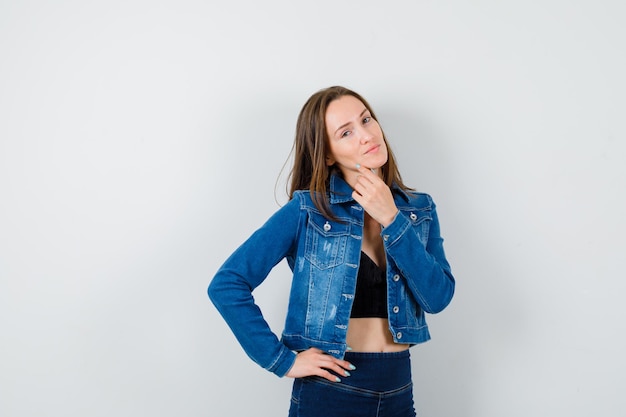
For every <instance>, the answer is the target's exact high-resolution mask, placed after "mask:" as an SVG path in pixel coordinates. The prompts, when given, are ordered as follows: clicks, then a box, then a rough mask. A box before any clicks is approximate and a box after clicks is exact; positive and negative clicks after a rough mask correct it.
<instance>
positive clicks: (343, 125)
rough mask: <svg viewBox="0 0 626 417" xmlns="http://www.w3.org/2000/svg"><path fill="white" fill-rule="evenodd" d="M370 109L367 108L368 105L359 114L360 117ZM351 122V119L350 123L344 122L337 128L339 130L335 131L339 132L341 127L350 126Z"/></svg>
mask: <svg viewBox="0 0 626 417" xmlns="http://www.w3.org/2000/svg"><path fill="white" fill-rule="evenodd" d="M368 111H369V110H367V107H366V108H364V109H363V111H362V112H361V114H359V117H362V116H363V115H364V114H365V113H367V112H368ZM350 123H352V122H351V121H350V122H348V123H344V124H342V125H341V126H339V127H338V128H337V130H335V133H337V132H338V131H340V130H341V129H343V128H344V127H346V126H348V125H349V124H350Z"/></svg>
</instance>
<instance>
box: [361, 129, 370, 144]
mask: <svg viewBox="0 0 626 417" xmlns="http://www.w3.org/2000/svg"><path fill="white" fill-rule="evenodd" d="M359 135H360V136H359V137H360V139H361V143H367V142H369V141H370V140H372V135H371V134H370V132H369V131H368V130H367V129H361V130H360V131H359Z"/></svg>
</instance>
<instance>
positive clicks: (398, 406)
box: [289, 350, 415, 417]
mask: <svg viewBox="0 0 626 417" xmlns="http://www.w3.org/2000/svg"><path fill="white" fill-rule="evenodd" d="M345 359H346V360H347V361H349V362H350V363H352V364H353V365H354V366H356V370H354V371H350V373H351V374H352V375H351V376H348V377H346V376H340V378H341V382H330V381H328V380H326V379H323V378H320V377H316V376H313V377H306V378H298V379H296V380H295V381H294V384H293V391H292V395H291V407H290V408H289V417H322V416H323V417H392V416H393V417H415V409H414V407H413V383H412V381H411V359H410V354H409V351H408V350H405V351H402V352H393V353H360V352H347V353H346V355H345Z"/></svg>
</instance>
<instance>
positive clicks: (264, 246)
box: [209, 87, 454, 417]
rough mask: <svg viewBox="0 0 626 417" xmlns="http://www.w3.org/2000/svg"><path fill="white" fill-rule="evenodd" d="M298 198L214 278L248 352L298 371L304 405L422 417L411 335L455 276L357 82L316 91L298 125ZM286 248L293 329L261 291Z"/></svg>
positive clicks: (298, 398)
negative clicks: (268, 311)
mask: <svg viewBox="0 0 626 417" xmlns="http://www.w3.org/2000/svg"><path fill="white" fill-rule="evenodd" d="M294 157H295V160H294V165H293V169H292V171H291V175H290V193H289V194H290V195H289V197H290V200H289V202H288V203H287V204H286V205H285V206H283V207H282V208H281V209H279V210H278V211H277V212H276V213H275V214H274V215H273V216H272V217H271V218H270V219H269V220H268V221H267V222H266V223H265V224H264V225H263V226H262V227H261V228H260V229H258V230H257V231H256V232H254V233H253V234H252V236H251V237H250V238H249V239H248V240H246V241H245V242H244V243H243V244H242V245H241V246H240V247H239V248H238V249H237V250H236V251H235V252H234V253H233V254H232V255H231V256H230V257H229V258H228V260H226V262H225V263H224V264H223V265H222V267H221V268H220V269H219V271H218V272H217V274H216V275H215V277H214V278H213V280H212V282H211V284H210V286H209V296H210V298H211V300H212V301H213V302H214V303H215V305H216V307H217V309H218V310H219V312H220V313H221V314H222V316H223V317H224V319H225V320H226V322H227V323H228V325H229V326H230V328H231V329H232V331H233V332H234V334H235V336H236V337H237V339H238V341H239V342H240V343H241V345H242V347H243V348H244V350H245V351H246V353H247V354H248V355H249V356H250V357H251V358H252V359H253V360H254V361H255V362H257V363H258V364H259V365H261V366H262V367H264V368H266V369H267V370H269V371H271V372H273V373H275V374H276V375H278V376H280V377H282V376H287V377H292V378H294V379H295V380H294V385H293V393H292V398H291V408H290V410H289V415H290V416H292V417H312V416H324V417H329V416H334V417H343V416H359V417H363V416H380V417H384V416H397V417H409V416H415V411H414V407H413V396H412V382H411V365H410V357H409V350H408V349H409V347H410V346H413V345H415V344H418V343H422V342H425V341H427V340H428V339H429V338H430V335H429V332H428V327H427V325H426V321H425V316H424V313H437V312H439V311H441V310H443V309H444V308H445V307H446V306H447V305H448V303H449V302H450V300H451V298H452V295H453V293H454V278H453V277H452V274H451V272H450V266H449V264H448V261H447V260H446V257H445V253H444V250H443V239H442V238H441V235H440V232H439V221H438V218H437V213H436V210H435V204H434V203H433V200H432V199H431V197H430V196H429V195H427V194H423V193H417V192H414V191H412V190H411V189H410V188H408V187H407V186H405V185H404V183H403V182H402V179H401V176H400V173H399V171H398V168H397V166H396V163H395V159H394V157H393V154H392V152H391V149H390V148H389V145H388V143H387V140H386V138H385V135H384V134H383V131H382V129H381V127H380V125H379V124H378V122H377V120H376V116H375V115H374V112H373V110H372V108H371V107H370V105H369V104H368V103H367V101H365V99H364V98H363V97H361V96H360V95H359V94H357V93H355V92H354V91H351V90H349V89H346V88H343V87H330V88H327V89H324V90H321V91H319V92H317V93H315V94H313V95H312V96H311V97H310V98H309V99H308V101H307V102H306V103H305V105H304V107H303V108H302V110H301V112H300V115H299V117H298V122H297V126H296V137H295V143H294ZM283 258H286V259H287V262H288V264H289V267H290V268H291V270H292V271H293V280H292V285H291V293H290V297H289V304H288V311H287V317H286V321H285V328H284V331H283V333H282V337H281V339H278V338H277V336H276V335H275V334H274V333H272V331H271V330H270V328H269V327H268V325H267V323H266V322H265V320H264V319H263V316H262V314H261V311H260V309H259V308H258V306H257V305H256V304H255V303H254V300H253V297H252V291H253V290H254V288H256V287H257V286H258V285H260V284H261V283H262V282H263V280H264V279H265V278H266V277H267V275H268V274H269V272H270V271H271V270H272V268H273V267H274V266H275V265H276V264H277V263H278V262H280V261H281V260H282V259H283Z"/></svg>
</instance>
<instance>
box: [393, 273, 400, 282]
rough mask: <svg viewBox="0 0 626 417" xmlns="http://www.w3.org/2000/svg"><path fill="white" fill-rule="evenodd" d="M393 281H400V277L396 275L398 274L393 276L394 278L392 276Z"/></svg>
mask: <svg viewBox="0 0 626 417" xmlns="http://www.w3.org/2000/svg"><path fill="white" fill-rule="evenodd" d="M393 280H394V281H395V282H398V281H400V275H398V274H396V275H394V276H393Z"/></svg>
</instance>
